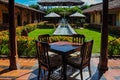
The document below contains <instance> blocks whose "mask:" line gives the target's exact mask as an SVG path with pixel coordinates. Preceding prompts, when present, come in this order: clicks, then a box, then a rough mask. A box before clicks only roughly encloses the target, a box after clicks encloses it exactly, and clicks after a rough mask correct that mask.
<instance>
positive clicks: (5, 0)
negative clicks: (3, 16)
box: [0, 0, 45, 13]
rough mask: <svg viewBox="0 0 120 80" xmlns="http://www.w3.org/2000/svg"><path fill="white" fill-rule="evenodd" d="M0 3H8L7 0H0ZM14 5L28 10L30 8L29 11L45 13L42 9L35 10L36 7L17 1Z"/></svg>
mask: <svg viewBox="0 0 120 80" xmlns="http://www.w3.org/2000/svg"><path fill="white" fill-rule="evenodd" d="M0 3H4V4H8V0H0ZM15 6H16V7H20V8H23V9H28V10H31V11H35V12H40V13H45V12H44V11H40V10H37V9H34V8H30V7H28V6H25V5H22V4H18V3H15Z"/></svg>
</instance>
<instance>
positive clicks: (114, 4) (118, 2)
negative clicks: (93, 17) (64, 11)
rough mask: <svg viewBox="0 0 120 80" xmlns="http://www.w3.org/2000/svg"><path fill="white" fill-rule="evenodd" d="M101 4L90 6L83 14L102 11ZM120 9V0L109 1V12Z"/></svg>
mask: <svg viewBox="0 0 120 80" xmlns="http://www.w3.org/2000/svg"><path fill="white" fill-rule="evenodd" d="M102 5H103V4H102V3H98V4H95V5H92V6H91V7H90V8H88V9H85V10H83V13H90V12H95V11H102ZM111 9H120V0H109V10H111Z"/></svg>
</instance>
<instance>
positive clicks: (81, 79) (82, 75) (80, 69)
mask: <svg viewBox="0 0 120 80" xmlns="http://www.w3.org/2000/svg"><path fill="white" fill-rule="evenodd" d="M80 76H81V80H83V75H82V69H80Z"/></svg>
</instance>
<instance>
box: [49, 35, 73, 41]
mask: <svg viewBox="0 0 120 80" xmlns="http://www.w3.org/2000/svg"><path fill="white" fill-rule="evenodd" d="M56 41H68V42H71V41H72V37H70V36H51V37H50V42H56Z"/></svg>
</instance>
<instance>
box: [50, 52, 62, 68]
mask: <svg viewBox="0 0 120 80" xmlns="http://www.w3.org/2000/svg"><path fill="white" fill-rule="evenodd" d="M49 57H50V58H49V59H50V65H51V68H56V67H60V66H61V65H62V58H61V56H60V55H57V54H56V53H53V52H49Z"/></svg>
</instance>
